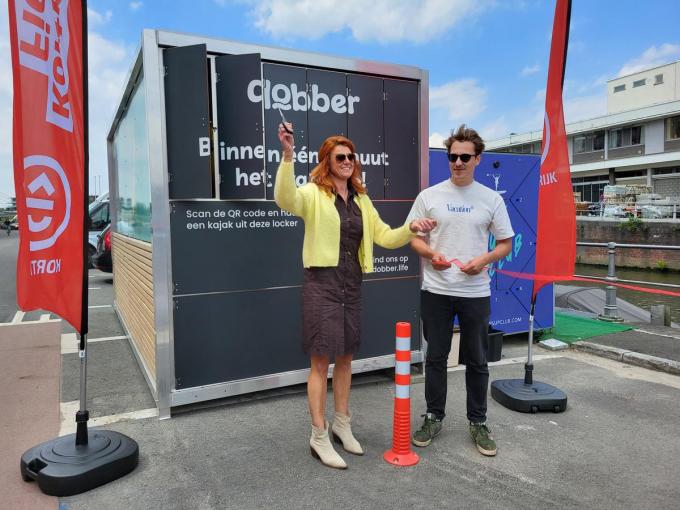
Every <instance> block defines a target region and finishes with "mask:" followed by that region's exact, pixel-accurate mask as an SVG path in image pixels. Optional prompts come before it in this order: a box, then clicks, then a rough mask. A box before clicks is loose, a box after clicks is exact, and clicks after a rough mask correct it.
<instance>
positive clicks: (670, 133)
mask: <svg viewBox="0 0 680 510" xmlns="http://www.w3.org/2000/svg"><path fill="white" fill-rule="evenodd" d="M678 138H680V115H678V116H677V117H670V118H668V119H666V140H677V139H678Z"/></svg>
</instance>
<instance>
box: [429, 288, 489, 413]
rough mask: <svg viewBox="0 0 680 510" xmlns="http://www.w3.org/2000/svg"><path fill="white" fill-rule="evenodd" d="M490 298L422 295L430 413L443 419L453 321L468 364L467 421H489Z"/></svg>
mask: <svg viewBox="0 0 680 510" xmlns="http://www.w3.org/2000/svg"><path fill="white" fill-rule="evenodd" d="M490 308H491V300H490V298H489V297H481V298H464V297H456V296H446V295H443V294H434V293H432V292H428V291H426V290H423V291H421V292H420V310H421V318H422V321H423V333H424V334H425V339H426V340H427V356H426V357H425V400H426V402H427V412H428V413H432V414H434V415H435V416H436V417H437V418H439V419H443V418H444V416H445V415H446V413H445V411H444V410H445V407H446V389H447V381H446V374H447V372H446V364H447V360H448V357H449V351H451V336H452V334H453V319H454V317H455V316H458V325H459V326H460V355H461V356H460V357H461V360H464V363H465V388H466V390H467V418H468V420H469V421H471V422H472V423H481V422H484V421H486V393H487V390H488V387H489V367H488V365H487V362H486V349H487V345H488V341H489V336H488V333H489V314H490Z"/></svg>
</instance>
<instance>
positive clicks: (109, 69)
mask: <svg viewBox="0 0 680 510" xmlns="http://www.w3.org/2000/svg"><path fill="white" fill-rule="evenodd" d="M90 16H92V13H91V12H90ZM97 16H100V15H98V14H97ZM95 17H96V16H95ZM105 18H106V16H104V17H101V16H100V18H97V19H98V20H103V19H105ZM91 19H92V18H91ZM109 19H110V15H109ZM8 27H9V20H8V15H7V2H0V202H3V201H4V200H5V199H6V198H7V197H8V196H14V182H13V174H14V170H13V168H12V90H13V87H12V64H11V60H10V54H11V53H10V45H9V29H8ZM91 28H92V24H91ZM88 41H89V48H88V49H89V59H88V66H89V119H90V126H89V127H90V129H89V142H90V182H94V180H95V179H94V177H95V176H101V178H100V181H101V182H102V186H103V188H104V190H105V189H107V187H108V184H107V182H108V170H107V158H106V134H107V133H108V128H109V123H110V122H111V120H112V118H113V112H114V109H115V107H116V106H117V105H118V101H119V100H120V96H121V94H122V92H123V84H124V81H125V77H126V76H127V72H128V70H129V67H130V65H131V64H132V53H133V48H131V47H126V46H124V45H122V44H120V43H117V42H115V41H111V40H108V39H106V38H105V37H103V36H102V35H100V34H99V33H97V32H93V31H92V30H90V33H89V37H88ZM92 191H94V189H93V190H92Z"/></svg>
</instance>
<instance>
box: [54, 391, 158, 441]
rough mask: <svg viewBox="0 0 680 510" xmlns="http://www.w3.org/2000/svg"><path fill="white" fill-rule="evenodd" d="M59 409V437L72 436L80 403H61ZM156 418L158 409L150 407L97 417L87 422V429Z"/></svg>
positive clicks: (76, 401) (75, 401)
mask: <svg viewBox="0 0 680 510" xmlns="http://www.w3.org/2000/svg"><path fill="white" fill-rule="evenodd" d="M60 408H61V425H60V427H59V435H60V436H65V435H66V434H73V433H74V432H75V431H76V419H75V415H76V411H78V409H80V402H79V401H78V400H74V401H73V402H62V403H61V404H60ZM156 416H158V409H156V408H155V407H151V408H149V409H141V410H139V411H130V412H127V413H119V414H111V415H108V416H99V417H97V418H90V420H89V421H88V422H87V425H88V427H99V426H102V425H110V424H111V423H117V422H120V421H127V420H143V419H145V418H154V417H156Z"/></svg>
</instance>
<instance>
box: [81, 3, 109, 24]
mask: <svg viewBox="0 0 680 510" xmlns="http://www.w3.org/2000/svg"><path fill="white" fill-rule="evenodd" d="M112 17H113V12H112V11H111V10H110V9H109V10H108V11H106V12H105V13H104V14H101V13H100V12H97V11H95V10H94V9H93V8H92V7H88V8H87V24H88V26H89V27H99V26H101V25H106V24H107V23H108V22H109V21H111V18H112Z"/></svg>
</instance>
